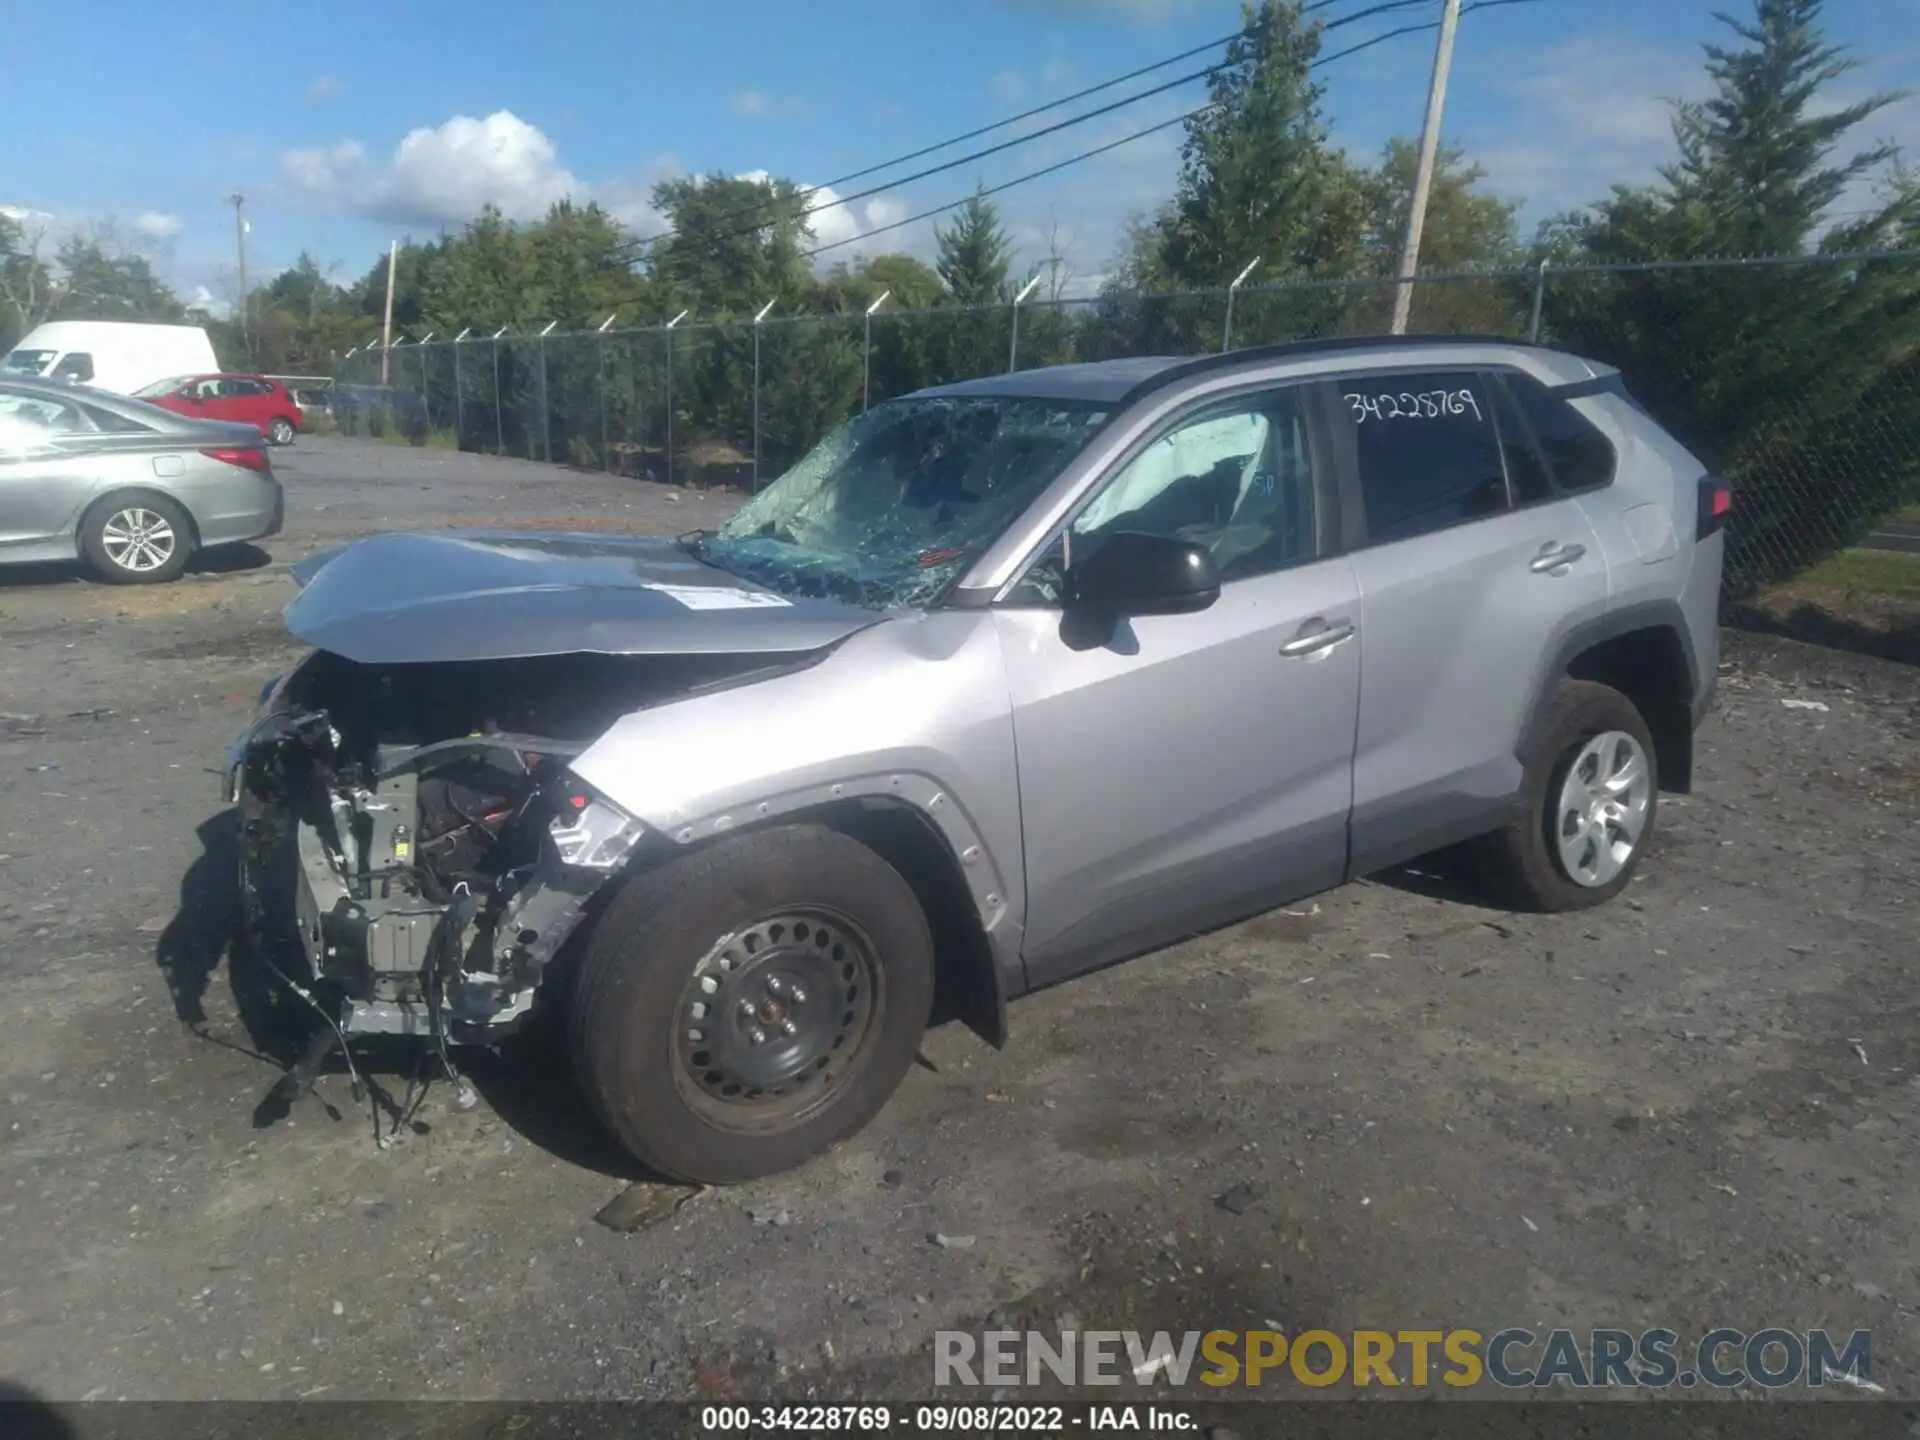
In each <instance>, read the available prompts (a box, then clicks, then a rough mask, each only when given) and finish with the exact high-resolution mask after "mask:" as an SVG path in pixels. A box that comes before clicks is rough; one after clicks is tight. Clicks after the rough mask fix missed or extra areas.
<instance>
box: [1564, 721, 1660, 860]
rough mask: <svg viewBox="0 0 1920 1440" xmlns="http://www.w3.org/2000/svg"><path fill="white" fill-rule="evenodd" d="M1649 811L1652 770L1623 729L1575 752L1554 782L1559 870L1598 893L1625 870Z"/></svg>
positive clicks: (1589, 743) (1635, 848) (1597, 736)
mask: <svg viewBox="0 0 1920 1440" xmlns="http://www.w3.org/2000/svg"><path fill="white" fill-rule="evenodd" d="M1652 808H1653V767H1652V766H1651V765H1650V764H1648V762H1647V754H1646V751H1644V750H1643V749H1641V747H1640V742H1639V741H1638V740H1636V739H1635V738H1634V737H1633V736H1631V735H1629V734H1627V733H1626V732H1625V731H1624V730H1609V731H1607V732H1605V733H1604V734H1600V735H1596V736H1594V737H1593V738H1592V739H1591V740H1589V741H1587V743H1586V744H1585V745H1583V746H1581V747H1580V752H1579V753H1578V754H1577V755H1575V756H1574V760H1573V764H1572V765H1571V766H1569V767H1568V769H1567V774H1566V778H1565V779H1564V780H1562V781H1561V782H1560V796H1559V802H1558V804H1557V805H1556V806H1555V807H1554V815H1553V832H1552V833H1553V838H1554V841H1555V843H1556V845H1557V846H1558V849H1559V856H1560V866H1561V868H1562V869H1563V870H1565V871H1566V874H1567V878H1568V879H1569V880H1571V881H1573V882H1574V884H1576V885H1582V886H1585V887H1587V888H1589V889H1598V888H1599V887H1600V886H1602V885H1606V884H1608V883H1609V882H1610V881H1612V880H1613V879H1614V877H1615V876H1617V875H1619V873H1620V872H1621V871H1622V870H1623V869H1625V868H1626V866H1627V863H1628V862H1629V861H1631V860H1632V859H1633V854H1634V851H1635V850H1637V849H1638V848H1639V845H1640V837H1641V836H1642V835H1644V834H1645V833H1646V829H1647V816H1648V814H1649V812H1650V811H1651V810H1652Z"/></svg>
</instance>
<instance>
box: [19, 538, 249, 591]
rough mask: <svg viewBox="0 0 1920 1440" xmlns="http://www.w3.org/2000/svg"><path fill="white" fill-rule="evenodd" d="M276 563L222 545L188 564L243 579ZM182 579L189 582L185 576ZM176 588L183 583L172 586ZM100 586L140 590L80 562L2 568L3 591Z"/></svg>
mask: <svg viewBox="0 0 1920 1440" xmlns="http://www.w3.org/2000/svg"><path fill="white" fill-rule="evenodd" d="M272 563H273V557H272V556H271V555H269V554H268V553H267V552H266V551H264V550H262V549H261V548H260V547H259V546H258V545H222V546H220V547H218V548H217V549H213V550H202V551H201V552H200V553H199V554H198V555H195V556H194V557H193V559H191V560H189V561H188V562H187V569H186V574H187V575H239V574H244V573H245V572H246V571H249V570H260V569H264V568H265V567H266V566H268V565H271V564H272ZM182 578H185V577H184V576H183V577H182ZM172 583H173V584H175V585H178V584H179V583H180V581H179V580H175V581H173V582H172ZM80 584H85V585H97V586H100V587H102V588H107V589H120V588H128V589H137V588H140V587H137V586H128V587H120V586H110V585H109V584H108V582H107V581H105V580H102V579H101V578H100V577H99V576H98V575H96V574H94V573H93V571H92V569H90V568H89V567H88V566H86V565H84V564H82V563H81V562H80V561H78V560H48V561H43V562H36V563H34V564H31V565H0V590H29V589H34V588H38V587H44V586H49V585H80Z"/></svg>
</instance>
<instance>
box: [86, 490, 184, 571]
mask: <svg viewBox="0 0 1920 1440" xmlns="http://www.w3.org/2000/svg"><path fill="white" fill-rule="evenodd" d="M179 544H180V541H179V537H178V536H176V535H175V534H174V533H173V526H172V524H171V523H170V522H169V521H168V520H167V517H166V516H164V515H162V514H160V513H159V512H158V511H156V510H147V509H143V508H142V507H140V506H137V505H130V506H128V507H127V508H126V509H124V510H119V511H116V512H115V513H114V514H113V515H111V516H109V517H108V519H107V523H106V524H105V525H104V526H103V527H102V528H101V531H100V545H101V548H102V549H103V550H105V551H106V552H107V558H108V559H109V560H111V561H112V562H113V563H114V564H115V565H117V566H119V567H120V568H121V569H122V570H127V571H130V572H132V573H133V574H135V575H147V574H151V573H152V572H153V571H155V570H158V569H160V568H161V567H162V566H164V565H165V564H166V563H167V562H168V561H169V560H171V559H173V552H174V551H175V550H176V549H177V548H178V547H179Z"/></svg>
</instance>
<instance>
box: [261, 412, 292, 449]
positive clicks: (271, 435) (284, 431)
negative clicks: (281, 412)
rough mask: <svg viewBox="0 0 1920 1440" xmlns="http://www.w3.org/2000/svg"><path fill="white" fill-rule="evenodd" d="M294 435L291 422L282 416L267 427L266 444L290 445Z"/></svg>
mask: <svg viewBox="0 0 1920 1440" xmlns="http://www.w3.org/2000/svg"><path fill="white" fill-rule="evenodd" d="M295 433H296V432H295V431H294V428H293V422H292V421H291V420H289V419H287V418H286V417H284V416H282V417H281V418H279V419H277V420H275V421H274V422H273V423H272V424H271V425H269V426H268V427H267V443H268V444H270V445H291V444H292V443H293V437H294V434H295Z"/></svg>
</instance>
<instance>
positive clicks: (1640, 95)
mask: <svg viewBox="0 0 1920 1440" xmlns="http://www.w3.org/2000/svg"><path fill="white" fill-rule="evenodd" d="M1904 58H1905V59H1906V60H1907V61H1908V62H1909V63H1907V64H1906V65H1905V66H1904V67H1903V66H1901V65H1897V64H1894V63H1892V61H1893V59H1894V57H1890V56H1883V57H1880V58H1879V59H1878V60H1876V61H1874V62H1872V63H1870V64H1869V65H1867V66H1864V67H1863V68H1862V70H1861V71H1859V72H1856V73H1855V74H1854V75H1851V76H1849V77H1848V78H1847V80H1846V81H1845V82H1843V83H1842V84H1839V85H1836V86H1835V87H1834V88H1833V89H1832V90H1831V91H1829V92H1828V93H1827V94H1825V95H1823V96H1822V97H1821V98H1820V100H1819V101H1817V102H1816V103H1815V104H1814V105H1813V106H1812V107H1811V108H1812V109H1813V110H1814V111H1815V112H1816V113H1818V112H1820V111H1822V110H1826V111H1831V110H1837V109H1841V108H1843V107H1845V106H1846V105H1848V104H1851V103H1853V102H1854V101H1856V100H1861V99H1865V98H1866V97H1867V96H1868V95H1870V94H1874V93H1876V92H1877V91H1879V90H1882V89H1890V88H1893V83H1894V81H1895V80H1896V79H1897V78H1898V77H1899V75H1900V74H1901V73H1902V71H1903V68H1904V69H1906V70H1910V69H1911V64H1910V61H1911V56H1908V57H1904ZM1473 63H1474V62H1473V61H1472V60H1469V61H1468V64H1469V65H1472V64H1473ZM1469 75H1470V76H1471V75H1472V71H1471V70H1470V71H1469ZM1473 81H1474V83H1477V85H1478V86H1479V87H1480V89H1481V93H1482V94H1483V95H1485V96H1487V97H1488V98H1489V99H1490V100H1492V101H1493V102H1494V112H1495V113H1494V115H1493V117H1491V119H1490V123H1488V124H1486V125H1484V126H1479V127H1469V128H1466V129H1463V130H1460V131H1458V132H1455V131H1453V130H1451V129H1450V130H1449V132H1448V135H1447V139H1448V141H1449V142H1451V143H1456V144H1460V145H1461V146H1463V148H1465V149H1466V150H1467V152H1468V153H1469V155H1470V156H1471V157H1472V158H1473V159H1474V160H1476V161H1478V162H1479V163H1480V164H1482V165H1484V166H1485V167H1486V170H1487V182H1488V185H1489V187H1490V188H1491V189H1493V190H1495V191H1497V192H1499V193H1501V194H1504V195H1507V196H1509V197H1512V198H1516V199H1521V200H1524V201H1525V202H1526V210H1527V213H1528V215H1529V216H1531V217H1533V218H1540V217H1543V216H1545V215H1548V214H1552V213H1555V212H1558V211H1561V210H1564V209H1567V208H1569V207H1571V206H1577V205H1584V204H1591V203H1593V202H1595V201H1599V200H1603V199H1605V198H1606V197H1607V195H1608V194H1609V192H1610V190H1611V188H1612V187H1613V186H1614V185H1616V184H1624V185H1635V184H1645V183H1648V182H1650V181H1653V180H1654V179H1655V178H1657V175H1658V172H1659V169H1660V167H1661V166H1663V165H1665V164H1667V163H1669V162H1671V161H1672V160H1673V159H1674V158H1675V156H1676V151H1675V146H1674V139H1673V113H1674V104H1675V102H1676V101H1689V100H1698V99H1701V98H1703V97H1704V96H1705V95H1707V94H1708V93H1709V92H1710V90H1711V82H1710V81H1709V79H1708V78H1707V75H1706V72H1705V67H1704V66H1703V65H1702V63H1701V56H1700V52H1699V48H1698V47H1697V46H1694V45H1684V46H1683V45H1677V44H1674V45H1663V44H1660V43H1658V42H1652V41H1647V40H1643V39H1635V38H1631V37H1627V36H1623V35H1619V34H1604V33H1603V34H1593V35H1589V36H1585V37H1582V38H1577V39H1569V40H1566V41H1563V42H1562V43H1560V44H1558V45H1556V46H1553V47H1551V48H1549V49H1547V50H1543V51H1534V52H1531V53H1529V54H1527V55H1525V56H1521V55H1519V54H1517V53H1514V52H1511V51H1507V52H1490V53H1488V54H1487V56H1486V59H1485V61H1484V67H1483V68H1481V73H1480V75H1479V76H1476V77H1473ZM1887 140H1891V141H1893V142H1894V143H1896V144H1900V145H1902V146H1903V147H1904V148H1905V149H1906V150H1907V153H1908V157H1909V159H1911V158H1912V156H1913V154H1914V153H1915V152H1916V150H1920V98H1914V97H1907V98H1904V99H1901V100H1898V101H1895V102H1894V103H1893V104H1891V105H1888V106H1887V107H1885V108H1884V109H1882V110H1881V111H1879V112H1878V113H1877V114H1875V115H1872V116H1870V117H1869V118H1868V119H1867V120H1865V121H1863V122H1862V123H1861V124H1860V125H1859V126H1858V127H1857V128H1856V129H1855V130H1854V131H1853V132H1852V134H1851V135H1849V136H1848V137H1847V138H1846V139H1845V140H1844V141H1843V142H1842V143H1841V145H1840V146H1839V147H1838V148H1837V149H1836V150H1835V153H1834V159H1835V160H1836V161H1837V160H1839V159H1842V158H1844V157H1846V156H1850V155H1852V154H1854V153H1855V152H1857V151H1860V150H1864V149H1869V148H1871V147H1872V146H1874V145H1876V144H1879V143H1881V142H1882V141H1887ZM1883 178H1884V177H1882V176H1874V177H1870V178H1863V179H1861V180H1860V181H1857V182H1856V183H1855V185H1854V186H1853V187H1852V188H1851V189H1850V190H1849V191H1848V193H1847V194H1846V195H1844V196H1843V197H1842V198H1841V200H1840V202H1839V204H1838V205H1836V206H1835V207H1834V208H1835V209H1836V210H1837V211H1838V210H1861V209H1865V208H1868V207H1870V206H1872V205H1873V204H1874V201H1875V190H1876V187H1877V185H1878V184H1879V183H1880V181H1881V180H1882V179H1883Z"/></svg>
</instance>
